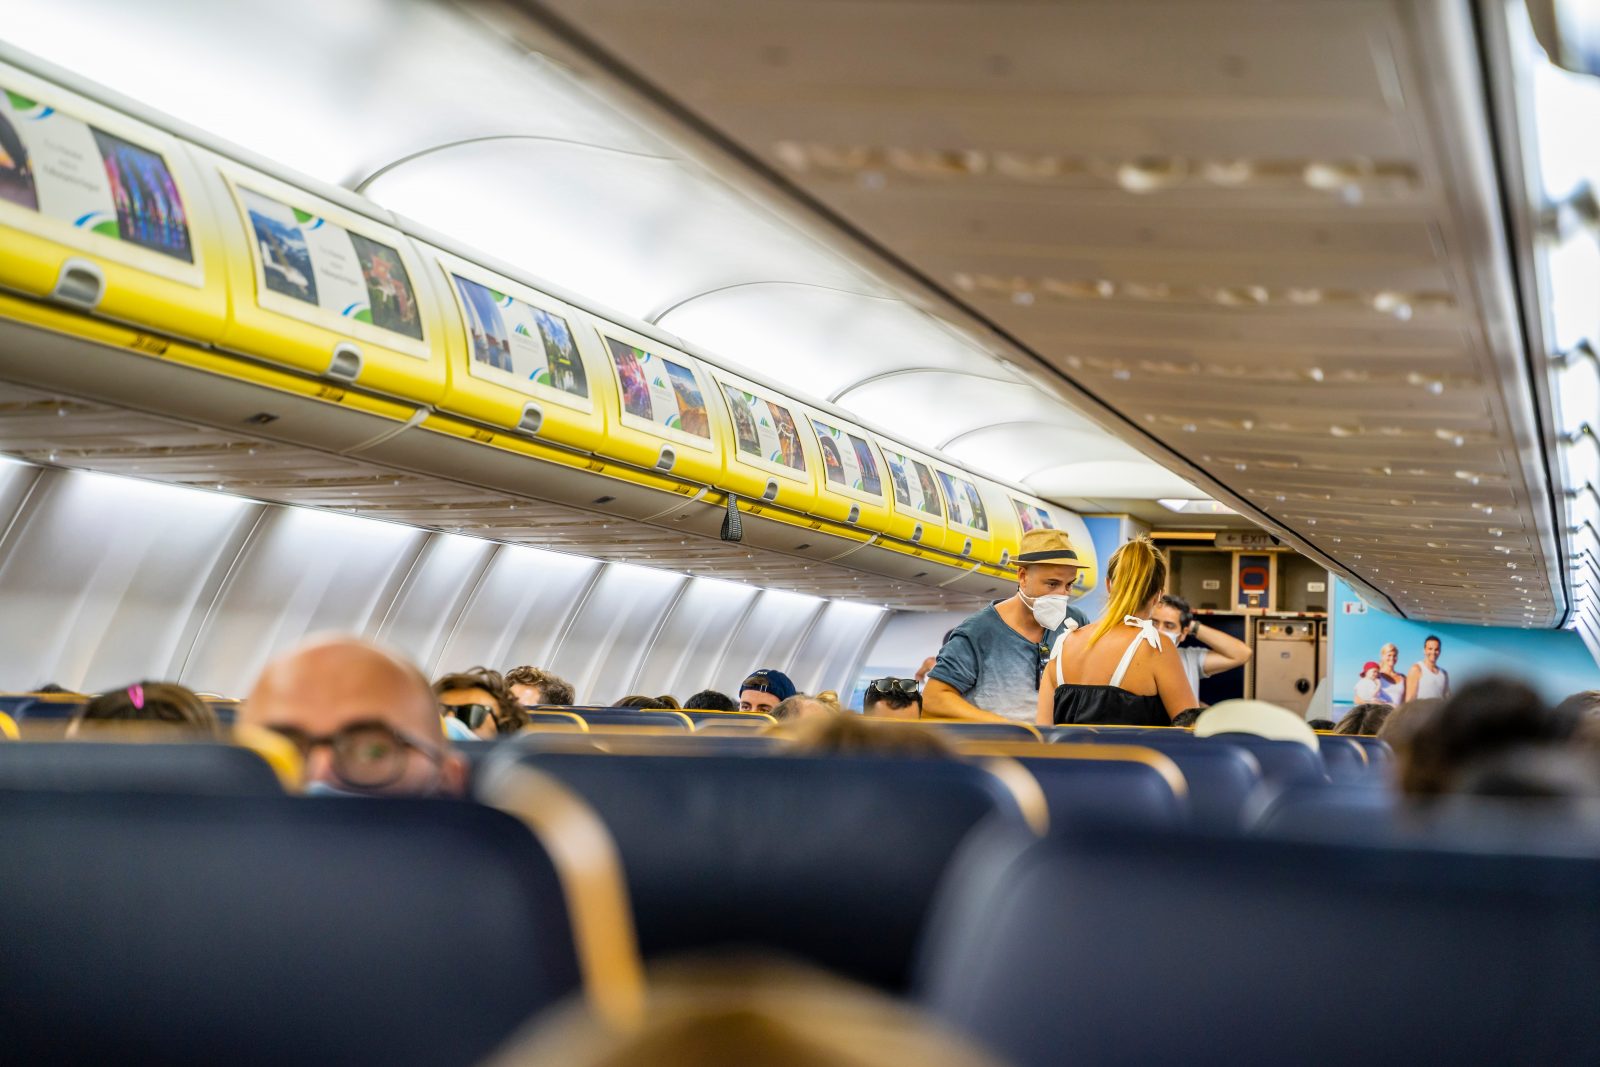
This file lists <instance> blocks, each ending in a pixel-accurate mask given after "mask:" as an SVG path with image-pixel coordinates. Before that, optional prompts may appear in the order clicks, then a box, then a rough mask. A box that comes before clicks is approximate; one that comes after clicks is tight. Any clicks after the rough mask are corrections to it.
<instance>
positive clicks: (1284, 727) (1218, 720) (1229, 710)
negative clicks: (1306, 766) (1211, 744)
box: [1194, 700, 1322, 752]
mask: <svg viewBox="0 0 1600 1067" xmlns="http://www.w3.org/2000/svg"><path fill="white" fill-rule="evenodd" d="M1218 734H1249V735H1251V736H1252V737H1264V738H1266V739H1267V740H1268V741H1298V742H1300V743H1301V744H1302V745H1305V746H1306V747H1307V748H1309V749H1310V750H1311V751H1313V752H1317V751H1320V750H1321V748H1322V743H1321V742H1320V741H1318V740H1317V732H1316V731H1315V730H1313V729H1312V728H1311V724H1310V723H1308V722H1306V721H1305V720H1304V719H1302V718H1301V717H1300V716H1298V715H1296V714H1295V713H1294V712H1292V711H1290V710H1289V709H1288V708H1280V707H1279V706H1278V705H1276V704H1269V703H1267V702H1266V701H1265V700H1224V701H1223V702H1222V703H1220V704H1215V705H1213V706H1211V707H1209V708H1207V709H1206V710H1205V713H1204V714H1203V715H1201V716H1200V718H1199V719H1197V720H1196V721H1195V724H1194V735H1195V736H1196V737H1215V736H1217V735H1218Z"/></svg>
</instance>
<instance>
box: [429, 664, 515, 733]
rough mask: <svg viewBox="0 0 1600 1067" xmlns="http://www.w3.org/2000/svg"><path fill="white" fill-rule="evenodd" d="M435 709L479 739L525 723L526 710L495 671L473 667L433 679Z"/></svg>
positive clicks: (507, 730)
mask: <svg viewBox="0 0 1600 1067" xmlns="http://www.w3.org/2000/svg"><path fill="white" fill-rule="evenodd" d="M433 691H434V693H436V694H437V695H438V697H439V710H440V711H441V712H442V713H443V714H444V715H445V716H447V717H449V718H454V719H457V720H459V721H460V722H462V723H465V724H466V727H467V729H469V730H471V731H472V732H473V733H474V734H476V735H477V737H478V739H479V740H480V741H493V740H494V739H495V738H497V737H505V736H508V735H510V734H514V733H516V732H517V731H518V730H520V729H522V728H523V727H524V726H526V725H528V712H527V710H526V709H525V708H523V706H522V704H521V703H519V702H518V700H517V698H516V697H514V696H512V695H511V690H509V689H507V688H506V682H505V679H504V678H503V677H501V675H500V672H499V671H491V670H489V669H488V668H487V667H474V668H472V669H471V670H468V671H458V672H456V673H455V674H447V675H445V676H444V677H442V678H440V679H439V680H438V681H436V682H434V683H433Z"/></svg>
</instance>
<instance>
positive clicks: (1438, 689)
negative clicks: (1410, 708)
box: [1412, 661, 1450, 700]
mask: <svg viewBox="0 0 1600 1067" xmlns="http://www.w3.org/2000/svg"><path fill="white" fill-rule="evenodd" d="M1412 666H1413V667H1420V668H1422V670H1421V674H1422V677H1420V678H1418V679H1417V695H1416V696H1415V697H1413V698H1412V699H1413V700H1436V699H1438V698H1439V697H1442V696H1444V695H1445V693H1447V692H1448V691H1449V689H1450V672H1449V671H1447V670H1445V669H1444V668H1443V667H1440V668H1439V669H1437V670H1432V671H1430V670H1429V669H1428V665H1427V664H1426V663H1423V662H1421V661H1418V662H1416V663H1413V664H1412Z"/></svg>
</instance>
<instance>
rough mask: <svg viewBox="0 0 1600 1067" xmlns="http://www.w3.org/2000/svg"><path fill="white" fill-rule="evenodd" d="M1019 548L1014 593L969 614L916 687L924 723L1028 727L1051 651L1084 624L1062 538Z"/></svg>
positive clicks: (1041, 536)
mask: <svg viewBox="0 0 1600 1067" xmlns="http://www.w3.org/2000/svg"><path fill="white" fill-rule="evenodd" d="M1019 547H1020V551H1019V552H1018V553H1017V557H1016V562H1017V592H1016V595H1015V596H1012V597H1011V598H1010V599H1007V600H1002V601H1000V602H999V603H998V604H991V605H989V606H988V607H986V608H984V609H983V610H982V611H980V612H978V613H977V614H975V615H971V616H968V617H967V618H966V619H964V620H963V621H962V623H961V625H959V626H957V627H956V628H955V629H954V630H952V631H951V632H950V636H949V638H948V639H947V640H946V641H945V643H944V647H943V648H941V649H940V650H939V655H938V658H937V659H936V661H935V662H934V665H933V669H932V670H930V671H929V672H928V677H927V682H926V684H925V685H924V686H923V689H922V709H923V713H924V714H926V715H927V716H929V717H930V718H939V719H968V720H972V721H976V722H1008V721H1017V722H1029V721H1032V719H1033V714H1034V710H1033V709H1034V703H1035V694H1036V693H1037V692H1038V691H1039V677H1040V672H1041V671H1042V669H1043V667H1044V663H1045V660H1047V659H1048V658H1049V657H1050V652H1051V649H1053V648H1054V647H1055V646H1056V643H1057V642H1058V640H1059V639H1060V637H1061V635H1062V634H1063V633H1065V632H1066V631H1067V630H1068V629H1070V628H1073V627H1077V626H1081V625H1083V624H1085V623H1087V622H1088V621H1089V620H1088V618H1087V617H1086V616H1085V615H1084V614H1083V612H1081V611H1079V610H1078V609H1076V608H1074V607H1071V606H1069V605H1068V600H1069V599H1070V596H1069V591H1070V590H1071V588H1072V584H1073V582H1075V581H1077V580H1078V570H1079V561H1078V554H1077V552H1076V551H1074V550H1073V547H1072V543H1071V542H1070V541H1068V540H1067V535H1066V534H1064V533H1062V532H1061V531H1060V530H1030V531H1028V532H1027V533H1025V534H1023V535H1022V544H1021V545H1020V546H1019ZM1190 703H1191V704H1192V703H1193V701H1190ZM1186 706H1187V705H1186Z"/></svg>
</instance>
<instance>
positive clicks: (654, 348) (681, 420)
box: [591, 319, 723, 485]
mask: <svg viewBox="0 0 1600 1067" xmlns="http://www.w3.org/2000/svg"><path fill="white" fill-rule="evenodd" d="M591 321H592V322H593V323H594V328H595V331H596V333H597V334H598V336H599V338H600V344H601V345H602V346H603V347H604V349H605V352H606V362H607V364H608V365H609V371H608V373H609V374H610V375H611V377H612V385H613V387H614V389H615V394H616V401H615V404H616V406H615V407H614V408H612V410H610V411H608V412H606V418H607V423H608V432H607V434H606V439H605V441H604V443H603V445H602V447H601V448H600V449H597V451H600V452H601V453H602V454H603V455H604V456H606V457H607V458H609V459H616V460H621V461H622V462H624V463H630V464H632V465H634V466H636V467H643V468H645V469H646V470H657V471H662V472H663V473H669V474H671V475H672V476H673V477H675V478H680V479H683V480H685V481H691V482H699V483H700V484H702V485H716V484H718V483H719V482H721V481H722V480H723V478H722V475H723V464H722V453H721V451H720V449H719V448H718V446H717V440H718V437H719V436H720V435H721V433H722V430H721V429H720V428H719V427H717V426H714V425H713V421H712V420H713V418H714V417H715V418H718V419H720V418H722V417H723V411H722V406H721V405H720V404H719V405H716V406H715V407H712V406H709V405H708V404H707V394H708V393H709V391H710V389H711V387H712V383H711V378H710V375H709V374H708V373H707V371H706V370H705V368H704V367H703V366H702V365H701V363H700V361H699V360H697V359H695V358H694V357H692V356H687V355H684V354H683V353H682V352H679V351H677V350H676V349H674V348H670V347H668V346H666V345H663V344H661V343H660V342H658V341H654V340H651V339H650V338H648V337H645V336H644V335H643V334H638V333H634V332H633V331H632V330H628V329H624V328H623V327H621V326H617V325H615V324H613V323H609V322H602V321H600V320H599V319H592V320H591Z"/></svg>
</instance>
